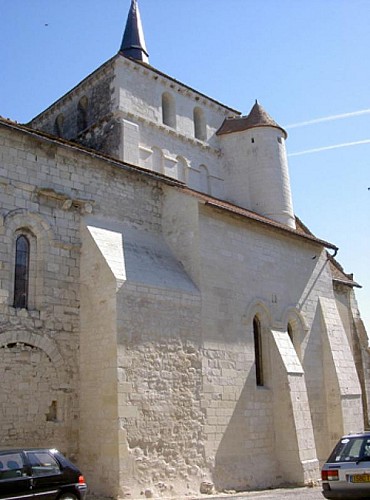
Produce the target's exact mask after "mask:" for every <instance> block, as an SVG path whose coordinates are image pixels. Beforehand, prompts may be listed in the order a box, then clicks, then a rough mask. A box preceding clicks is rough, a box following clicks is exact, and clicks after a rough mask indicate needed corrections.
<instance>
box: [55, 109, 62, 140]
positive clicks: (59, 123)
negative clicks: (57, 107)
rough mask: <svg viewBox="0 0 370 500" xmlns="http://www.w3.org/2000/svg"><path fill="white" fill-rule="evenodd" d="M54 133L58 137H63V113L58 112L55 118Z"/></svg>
mask: <svg viewBox="0 0 370 500" xmlns="http://www.w3.org/2000/svg"><path fill="white" fill-rule="evenodd" d="M54 133H55V135H57V136H58V137H63V133H64V115H63V113H60V114H59V115H58V116H57V117H56V119H55V122H54Z"/></svg>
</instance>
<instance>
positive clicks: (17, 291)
mask: <svg viewBox="0 0 370 500" xmlns="http://www.w3.org/2000/svg"><path fill="white" fill-rule="evenodd" d="M29 264H30V242H29V240H28V238H27V237H26V236H24V235H23V234H22V235H20V236H18V238H17V240H16V244H15V273H14V307H16V308H19V309H22V308H25V309H26V308H27V307H28V287H29V271H30V269H29Z"/></svg>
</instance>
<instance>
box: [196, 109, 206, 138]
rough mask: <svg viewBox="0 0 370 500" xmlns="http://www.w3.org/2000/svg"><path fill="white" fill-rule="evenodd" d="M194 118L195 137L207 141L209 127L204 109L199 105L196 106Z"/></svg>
mask: <svg viewBox="0 0 370 500" xmlns="http://www.w3.org/2000/svg"><path fill="white" fill-rule="evenodd" d="M193 119H194V137H195V138H196V139H199V140H201V141H205V140H206V138H207V127H206V121H205V117H204V111H203V110H202V109H201V108H198V107H196V108H194V110H193Z"/></svg>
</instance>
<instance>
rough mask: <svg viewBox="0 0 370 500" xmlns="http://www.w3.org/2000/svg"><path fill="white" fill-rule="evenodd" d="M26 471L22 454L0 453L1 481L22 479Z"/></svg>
mask: <svg viewBox="0 0 370 500" xmlns="http://www.w3.org/2000/svg"><path fill="white" fill-rule="evenodd" d="M23 470H24V463H23V458H22V454H21V453H20V452H9V453H0V480H2V479H10V478H14V477H21V476H22V473H23Z"/></svg>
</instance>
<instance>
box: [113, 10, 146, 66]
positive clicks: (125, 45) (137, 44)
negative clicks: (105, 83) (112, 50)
mask: <svg viewBox="0 0 370 500" xmlns="http://www.w3.org/2000/svg"><path fill="white" fill-rule="evenodd" d="M120 52H122V54H123V55H124V56H126V57H132V58H133V59H137V60H138V61H143V62H145V63H148V62H149V54H148V52H147V50H146V46H145V40H144V32H143V26H142V24H141V18H140V12H139V7H138V5H137V0H132V1H131V7H130V12H129V13H128V16H127V22H126V28H125V32H124V34H123V39H122V44H121V48H120Z"/></svg>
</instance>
